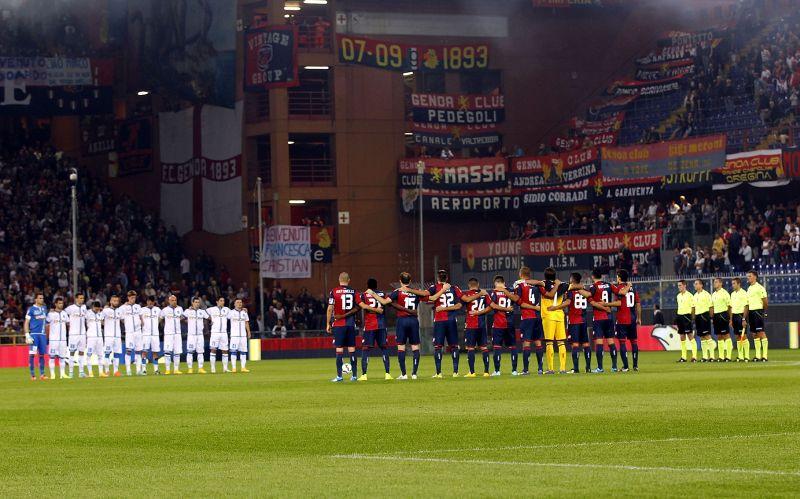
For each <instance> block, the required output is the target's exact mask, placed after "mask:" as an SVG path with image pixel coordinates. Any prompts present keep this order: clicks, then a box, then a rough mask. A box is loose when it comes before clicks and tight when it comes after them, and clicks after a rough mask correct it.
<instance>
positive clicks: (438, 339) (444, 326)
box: [433, 319, 458, 347]
mask: <svg viewBox="0 0 800 499" xmlns="http://www.w3.org/2000/svg"><path fill="white" fill-rule="evenodd" d="M445 340H447V344H448V345H450V346H454V345H455V346H458V326H457V325H456V321H455V319H452V320H447V321H439V322H434V323H433V344H434V345H436V346H440V347H443V346H444V342H445Z"/></svg>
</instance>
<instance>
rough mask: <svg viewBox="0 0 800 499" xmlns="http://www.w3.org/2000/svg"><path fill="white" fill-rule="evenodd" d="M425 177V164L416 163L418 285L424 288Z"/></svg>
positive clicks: (422, 162)
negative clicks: (423, 180) (423, 200)
mask: <svg viewBox="0 0 800 499" xmlns="http://www.w3.org/2000/svg"><path fill="white" fill-rule="evenodd" d="M424 175H425V162H424V161H422V160H420V161H417V189H418V192H419V196H418V197H419V285H420V288H424V287H425V246H424V239H425V228H424V226H423V219H422V211H423V203H422V179H423V177H424Z"/></svg>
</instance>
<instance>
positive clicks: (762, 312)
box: [744, 270, 769, 362]
mask: <svg viewBox="0 0 800 499" xmlns="http://www.w3.org/2000/svg"><path fill="white" fill-rule="evenodd" d="M747 284H748V286H747V305H746V306H745V307H744V316H745V317H746V318H747V323H748V324H749V325H750V332H751V333H752V334H753V344H754V345H755V347H756V355H755V357H753V362H766V361H767V351H768V349H769V341H768V340H767V332H766V331H765V330H764V319H766V318H767V305H768V303H767V290H766V289H764V286H762V285H761V284H759V283H758V274H757V273H756V271H755V270H750V271H748V272H747Z"/></svg>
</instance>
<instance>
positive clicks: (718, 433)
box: [0, 350, 800, 497]
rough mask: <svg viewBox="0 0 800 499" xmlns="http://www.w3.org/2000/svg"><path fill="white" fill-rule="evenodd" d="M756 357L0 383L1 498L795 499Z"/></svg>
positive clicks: (789, 444)
mask: <svg viewBox="0 0 800 499" xmlns="http://www.w3.org/2000/svg"><path fill="white" fill-rule="evenodd" d="M770 354H771V355H770V357H771V358H770V362H769V363H768V364H680V365H679V364H675V362H674V361H675V359H676V356H677V355H676V354H675V353H649V352H643V353H642V355H641V362H640V363H641V368H642V371H641V372H639V373H633V372H630V373H624V374H623V373H618V374H611V373H606V374H579V375H555V376H547V377H542V376H536V375H534V376H531V377H526V378H522V377H511V376H509V375H507V374H505V373H504V375H503V376H501V377H499V378H490V379H484V378H477V379H465V378H458V379H452V378H446V379H441V380H438V379H431V378H430V376H431V374H432V368H433V359H432V358H430V357H423V359H422V364H421V370H420V373H421V375H420V379H419V380H416V381H412V380H408V381H397V380H395V381H384V380H383V376H382V364H381V362H380V358H379V357H373V358H372V361H371V363H370V368H371V375H372V377H371V379H370V381H367V382H352V383H351V382H347V383H340V384H333V383H330V381H329V380H330V378H331V377H332V376H333V375H334V374H335V373H334V372H333V370H334V360H333V358H330V359H317V360H280V361H262V362H251V363H250V364H249V365H248V367H249V368H250V369H251V371H252V372H251V373H249V374H241V373H238V374H225V375H222V374H217V375H211V374H206V375H198V374H194V375H184V376H180V377H178V376H161V377H155V376H152V375H151V376H147V377H146V378H109V379H100V378H93V379H75V380H51V381H35V382H33V381H30V380H29V379H28V377H27V370H23V369H6V370H2V371H0V393H2V397H1V398H0V442H2V454H3V455H2V459H0V482H2V483H3V493H2V494H3V496H5V497H17V496H33V495H36V496H39V497H42V496H45V497H46V496H56V495H59V496H65V495H66V496H90V497H93V496H142V495H147V494H150V493H152V494H154V495H155V494H157V495H162V496H166V495H175V496H183V497H190V496H306V497H309V496H311V497H313V496H347V495H357V496H360V497H383V496H393V497H409V496H414V497H421V496H429V497H430V496H447V497H455V496H460V497H465V496H466V497H498V496H501V497H505V496H516V497H518V496H553V497H555V496H559V497H565V496H566V497H588V496H592V497H597V496H602V497H608V496H628V497H634V496H636V497H641V496H719V497H722V496H751V497H753V496H796V495H797V494H798V490H800V463H799V462H798V456H800V352H797V351H793V352H790V351H778V350H774V351H772V352H770ZM503 361H504V367H505V368H506V369H507V366H508V364H507V362H508V357H507V356H504V359H503ZM461 362H462V365H463V364H466V359H465V358H464V357H463V356H462V360H461ZM568 362H571V359H568ZM606 362H608V360H606ZM478 364H480V360H479V361H478ZM444 366H445V370H444V372H445V374H446V375H447V374H448V373H449V372H450V370H449V359H448V358H445V360H444ZM392 368H393V374H395V375H397V374H398V372H397V364H396V359H395V358H394V357H392Z"/></svg>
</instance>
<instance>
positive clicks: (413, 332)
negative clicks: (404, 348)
mask: <svg viewBox="0 0 800 499" xmlns="http://www.w3.org/2000/svg"><path fill="white" fill-rule="evenodd" d="M395 334H396V335H397V344H398V345H405V344H406V343H411V344H412V345H419V321H418V320H417V318H416V317H398V318H397V326H396V328H395Z"/></svg>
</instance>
